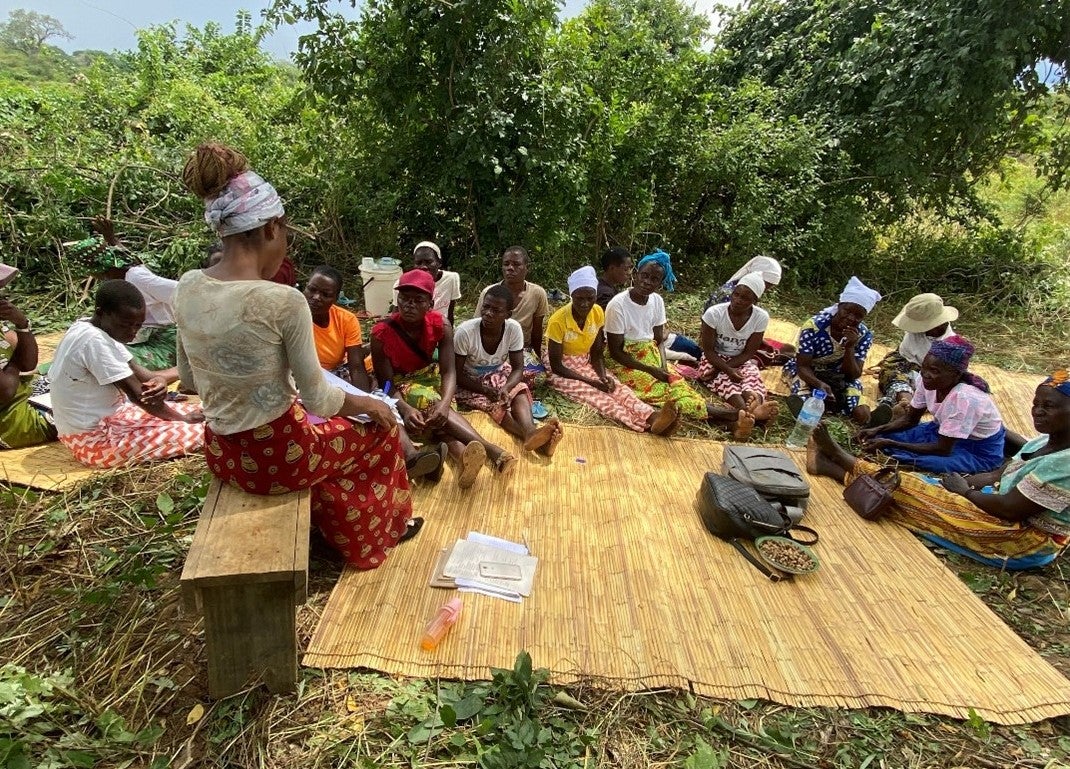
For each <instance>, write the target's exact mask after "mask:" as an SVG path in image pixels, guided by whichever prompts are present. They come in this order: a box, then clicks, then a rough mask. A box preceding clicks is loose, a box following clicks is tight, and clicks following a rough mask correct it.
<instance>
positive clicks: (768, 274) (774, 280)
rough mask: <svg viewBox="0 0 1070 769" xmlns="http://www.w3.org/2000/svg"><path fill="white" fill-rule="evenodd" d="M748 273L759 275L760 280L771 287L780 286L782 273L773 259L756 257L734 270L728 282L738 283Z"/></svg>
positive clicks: (778, 263) (778, 264)
mask: <svg viewBox="0 0 1070 769" xmlns="http://www.w3.org/2000/svg"><path fill="white" fill-rule="evenodd" d="M748 272H758V273H761V276H762V280H764V281H765V282H766V283H768V284H769V285H771V286H776V285H779V284H780V276H781V275H782V274H783V272H784V271H783V269H782V268H781V267H780V262H778V261H777V260H776V259H774V258H773V257H771V256H756V257H754V258H753V259H751V260H750V261H748V262H747V263H746V264H745V265H743V266H742V267H740V268H739V269H738V270H736V273H735V274H734V275H733V276H732V277H731V278H729V279H728V282H729V283H731V282H732V281H733V280H735V281H738V280H739V279H740V278H742V277H743V276H744V275H746V274H747V273H748Z"/></svg>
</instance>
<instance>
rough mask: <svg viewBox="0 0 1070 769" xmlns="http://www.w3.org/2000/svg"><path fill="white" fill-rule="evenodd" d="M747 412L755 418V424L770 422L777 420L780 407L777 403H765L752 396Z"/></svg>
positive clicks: (748, 402)
mask: <svg viewBox="0 0 1070 769" xmlns="http://www.w3.org/2000/svg"><path fill="white" fill-rule="evenodd" d="M747 411H748V412H750V415H751V416H752V417H754V421H755V422H768V421H769V420H770V419H776V418H777V416H778V415H779V414H780V406H779V405H778V404H777V402H776V401H763V400H762V399H761V398H759V397H758V396H757V395H752V396H751V397H750V398H748V399H747Z"/></svg>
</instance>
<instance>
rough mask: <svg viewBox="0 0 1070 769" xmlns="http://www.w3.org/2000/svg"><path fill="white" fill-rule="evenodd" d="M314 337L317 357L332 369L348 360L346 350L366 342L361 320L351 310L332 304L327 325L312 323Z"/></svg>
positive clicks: (321, 364) (327, 367) (323, 365)
mask: <svg viewBox="0 0 1070 769" xmlns="http://www.w3.org/2000/svg"><path fill="white" fill-rule="evenodd" d="M312 337H313V338H314V339H315V340H316V357H318V358H319V360H320V366H322V367H323V368H325V369H327V370H328V371H332V370H333V369H336V368H338V367H339V366H341V365H342V364H343V363H345V362H346V350H347V349H348V348H350V347H357V346H359V345H362V344H364V338H363V337H362V336H361V334H360V322H359V321H358V320H357V316H356V315H354V314H353V313H351V312H350V311H349V310H343V309H342V308H341V307H339V306H338V305H336V304H333V305H331V310H330V317H329V319H328V321H327V326H326V328H324V327H323V326H319V325H317V324H316V323H315V322H313V323H312Z"/></svg>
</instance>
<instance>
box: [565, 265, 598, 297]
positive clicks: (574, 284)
mask: <svg viewBox="0 0 1070 769" xmlns="http://www.w3.org/2000/svg"><path fill="white" fill-rule="evenodd" d="M581 288H593V289H595V290H596V291H597V290H598V273H596V272H595V271H594V267H591V266H590V265H587V266H585V267H580V268H579V269H578V270H576V271H575V272H574V273H572V274H571V275H569V276H568V293H569V294H570V295H571V294H572V293H573V292H575V291H577V290H579V289H581Z"/></svg>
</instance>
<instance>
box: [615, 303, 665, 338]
mask: <svg viewBox="0 0 1070 769" xmlns="http://www.w3.org/2000/svg"><path fill="white" fill-rule="evenodd" d="M664 325H665V301H664V300H663V299H662V298H661V295H660V294H651V295H650V296H649V297H648V298H647V300H646V304H636V303H635V302H633V301H632V297H631V295H630V294H629V292H628V291H621V292H620V293H619V294H617V295H616V296H615V297H613V298H612V299H610V300H609V304H607V305H606V333H607V334H624V340H625V341H626V342H646V341H652V340H653V339H654V328H655V327H656V326H664Z"/></svg>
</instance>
